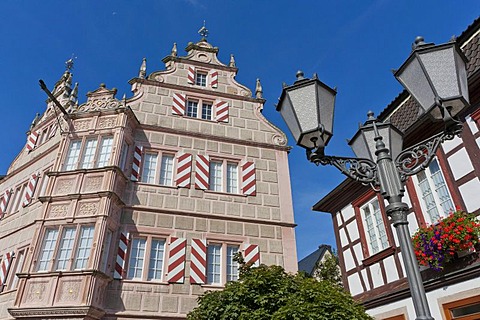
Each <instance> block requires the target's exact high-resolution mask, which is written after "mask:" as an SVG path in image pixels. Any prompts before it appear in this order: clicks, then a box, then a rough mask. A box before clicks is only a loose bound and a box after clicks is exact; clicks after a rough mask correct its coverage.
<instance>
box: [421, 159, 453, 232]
mask: <svg viewBox="0 0 480 320" xmlns="http://www.w3.org/2000/svg"><path fill="white" fill-rule="evenodd" d="M434 161H435V162H436V163H437V166H438V169H439V170H438V171H437V172H436V173H440V175H441V178H442V179H443V187H444V188H445V190H446V192H447V195H448V197H449V200H447V201H450V203H451V204H452V208H449V209H450V211H452V210H453V211H454V210H455V201H454V198H453V195H452V191H451V190H450V188H449V184H448V181H447V176H446V174H445V172H444V171H443V168H442V166H441V164H440V161H439V159H438V158H437V157H434V158H433V159H432V161H431V162H430V163H429V165H428V167H426V168H425V169H424V170H423V171H421V172H419V173H417V174H416V175H414V176H413V177H412V178H413V182H414V183H413V185H414V190H415V193H416V196H417V198H418V203H419V204H420V208H421V211H422V215H423V217H424V219H425V222H426V223H427V224H434V223H437V222H438V221H439V220H440V219H442V218H445V217H446V216H448V212H445V211H444V210H443V208H442V205H441V204H442V201H441V199H440V196H439V194H438V191H437V190H439V189H440V188H438V189H437V188H436V185H435V181H434V179H433V177H432V176H433V175H432V172H431V168H430V166H431V165H432V163H433V162H434ZM419 174H425V178H426V181H427V183H428V187H429V189H430V192H431V195H432V197H433V201H434V203H435V207H434V208H435V210H436V212H437V214H438V217H433V216H432V215H431V213H430V210H429V208H428V207H427V203H426V200H425V199H424V196H423V191H422V189H421V186H420V179H419V177H418V175H419ZM447 201H444V202H447Z"/></svg>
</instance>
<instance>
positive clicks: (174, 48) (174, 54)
mask: <svg viewBox="0 0 480 320" xmlns="http://www.w3.org/2000/svg"><path fill="white" fill-rule="evenodd" d="M170 55H171V56H172V57H176V56H177V43H176V42H174V43H173V48H172V53H171V54H170Z"/></svg>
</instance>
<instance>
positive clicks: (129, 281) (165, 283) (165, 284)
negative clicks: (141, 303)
mask: <svg viewBox="0 0 480 320" xmlns="http://www.w3.org/2000/svg"><path fill="white" fill-rule="evenodd" d="M116 280H122V281H123V282H124V283H142V284H155V285H162V286H168V285H169V284H170V283H168V282H165V281H154V280H142V279H116Z"/></svg>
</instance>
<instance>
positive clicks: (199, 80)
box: [195, 72, 207, 87]
mask: <svg viewBox="0 0 480 320" xmlns="http://www.w3.org/2000/svg"><path fill="white" fill-rule="evenodd" d="M195 84H196V85H197V86H201V87H206V86H207V74H206V73H202V72H197V73H196V76H195Z"/></svg>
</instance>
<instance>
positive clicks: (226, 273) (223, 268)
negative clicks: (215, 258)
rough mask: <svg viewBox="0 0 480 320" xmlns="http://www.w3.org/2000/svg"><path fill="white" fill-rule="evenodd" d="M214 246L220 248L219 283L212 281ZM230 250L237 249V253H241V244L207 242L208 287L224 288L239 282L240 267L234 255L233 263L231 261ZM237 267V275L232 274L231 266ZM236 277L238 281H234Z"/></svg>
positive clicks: (206, 269) (206, 283)
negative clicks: (233, 282)
mask: <svg viewBox="0 0 480 320" xmlns="http://www.w3.org/2000/svg"><path fill="white" fill-rule="evenodd" d="M213 246H218V247H220V267H219V269H220V274H219V282H212V281H210V270H211V269H210V260H211V258H210V249H209V248H211V247H213ZM229 248H236V249H237V250H236V252H240V251H241V243H238V242H224V241H218V240H207V259H206V268H205V272H206V277H205V279H206V281H205V285H206V286H224V285H225V284H226V283H227V282H229V281H237V280H238V276H239V265H238V263H237V262H235V261H233V255H232V256H231V258H232V261H229V254H228V249H229ZM235 264H236V265H237V269H236V273H234V274H232V272H231V270H229V266H232V265H235ZM233 277H236V279H232V278H233Z"/></svg>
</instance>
